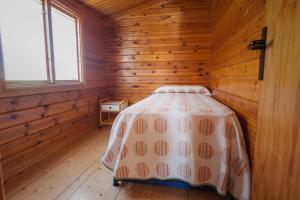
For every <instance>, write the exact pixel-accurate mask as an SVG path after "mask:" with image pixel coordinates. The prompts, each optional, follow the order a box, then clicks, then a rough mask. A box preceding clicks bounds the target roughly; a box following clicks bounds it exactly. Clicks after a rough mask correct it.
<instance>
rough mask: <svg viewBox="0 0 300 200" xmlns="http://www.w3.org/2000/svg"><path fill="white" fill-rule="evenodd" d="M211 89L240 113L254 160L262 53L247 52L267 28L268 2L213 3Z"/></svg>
mask: <svg viewBox="0 0 300 200" xmlns="http://www.w3.org/2000/svg"><path fill="white" fill-rule="evenodd" d="M211 12H212V42H211V70H212V71H211V76H210V88H211V90H212V91H213V96H214V97H215V98H217V99H218V100H219V101H221V102H223V103H224V104H226V105H228V106H229V107H231V108H232V109H233V110H235V111H236V113H237V114H238V117H239V119H240V122H241V124H242V127H243V131H244V133H245V135H246V140H247V143H248V144H249V145H248V146H249V151H250V157H251V159H252V160H253V152H254V143H255V137H256V126H257V112H258V101H259V91H260V85H261V82H260V81H258V66H259V59H258V58H259V53H258V52H256V51H249V50H247V45H248V44H249V42H250V41H251V40H254V39H260V35H261V29H262V28H263V27H264V26H265V3H264V0H251V1H249V0H225V1H218V0H214V1H212V8H211Z"/></svg>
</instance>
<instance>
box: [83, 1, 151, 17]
mask: <svg viewBox="0 0 300 200" xmlns="http://www.w3.org/2000/svg"><path fill="white" fill-rule="evenodd" d="M80 1H82V2H83V3H85V4H86V5H88V6H91V7H93V8H94V9H96V10H97V11H99V12H100V13H101V14H103V15H105V16H112V15H116V14H117V13H120V12H122V11H125V10H127V9H130V8H132V7H135V6H138V5H140V4H143V3H145V2H147V1H149V0H80Z"/></svg>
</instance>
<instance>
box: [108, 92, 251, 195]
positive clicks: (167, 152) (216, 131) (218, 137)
mask: <svg viewBox="0 0 300 200" xmlns="http://www.w3.org/2000/svg"><path fill="white" fill-rule="evenodd" d="M102 160H103V163H104V164H105V165H106V166H107V167H109V168H110V169H111V170H112V171H113V176H114V177H115V178H116V179H118V180H122V179H153V178H155V179H159V180H167V179H177V180H182V181H184V182H187V183H189V184H191V185H194V186H199V185H210V186H214V187H215V188H216V190H217V191H218V193H220V194H223V195H224V194H226V192H229V193H231V194H232V195H233V196H234V197H235V198H237V199H250V169H249V163H248V156H247V153H246V147H245V142H244V137H243V133H242V130H241V128H240V124H239V121H238V119H237V117H236V115H235V113H234V112H233V111H232V110H230V109H229V108H228V107H226V106H225V105H223V104H221V103H220V102H218V101H216V100H215V99H213V98H212V97H209V96H205V95H201V94H191V93H156V94H152V95H151V96H149V97H147V98H145V99H144V100H142V101H140V102H138V103H136V104H134V105H132V106H130V107H128V108H127V109H125V110H123V111H122V112H121V113H120V114H119V115H118V116H117V118H116V120H115V122H114V124H113V126H112V129H111V135H110V140H109V144H108V148H107V150H106V152H105V154H104V156H103V158H102Z"/></svg>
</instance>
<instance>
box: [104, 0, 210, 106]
mask: <svg viewBox="0 0 300 200" xmlns="http://www.w3.org/2000/svg"><path fill="white" fill-rule="evenodd" d="M162 2H163V3H161V4H158V5H155V6H152V7H149V8H147V9H144V10H142V11H140V12H136V13H134V14H131V15H127V16H126V17H124V18H122V19H121V20H119V21H115V22H113V23H109V24H108V25H107V26H106V28H105V33H106V35H105V36H106V39H105V40H106V42H105V45H104V47H105V57H106V68H107V74H108V77H107V81H108V87H109V91H110V95H111V96H113V97H115V98H128V99H129V101H130V103H134V102H136V101H138V100H140V99H142V98H144V97H146V96H148V95H149V94H150V93H151V91H153V90H154V89H156V88H157V87H159V86H161V85H166V84H203V85H207V84H208V75H209V70H208V67H209V56H210V55H209V47H210V3H209V2H210V1H209V0H202V1H198V0H189V1H185V0H174V1H170V2H168V1H162Z"/></svg>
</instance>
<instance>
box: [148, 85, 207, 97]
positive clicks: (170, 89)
mask: <svg viewBox="0 0 300 200" xmlns="http://www.w3.org/2000/svg"><path fill="white" fill-rule="evenodd" d="M153 93H194V94H204V95H208V96H211V93H210V92H209V90H208V89H207V88H206V87H204V86H200V85H199V86H198V85H191V86H188V85H183V86H173V85H166V86H162V87H159V88H157V89H156V90H154V92H153Z"/></svg>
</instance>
